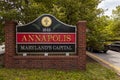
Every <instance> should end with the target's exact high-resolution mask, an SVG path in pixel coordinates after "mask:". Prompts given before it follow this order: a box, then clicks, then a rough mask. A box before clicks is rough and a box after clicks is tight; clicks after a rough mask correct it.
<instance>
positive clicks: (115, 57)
mask: <svg viewBox="0 0 120 80" xmlns="http://www.w3.org/2000/svg"><path fill="white" fill-rule="evenodd" d="M94 54H95V55H96V56H98V57H100V58H102V59H103V60H105V61H107V62H109V63H111V64H113V65H115V66H117V67H120V52H115V51H111V50H108V51H107V53H94Z"/></svg>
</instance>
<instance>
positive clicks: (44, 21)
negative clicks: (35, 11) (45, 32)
mask: <svg viewBox="0 0 120 80" xmlns="http://www.w3.org/2000/svg"><path fill="white" fill-rule="evenodd" d="M41 24H42V25H43V26H44V27H49V26H50V25H51V24H52V20H51V18H50V17H48V16H46V17H43V18H42V20H41Z"/></svg>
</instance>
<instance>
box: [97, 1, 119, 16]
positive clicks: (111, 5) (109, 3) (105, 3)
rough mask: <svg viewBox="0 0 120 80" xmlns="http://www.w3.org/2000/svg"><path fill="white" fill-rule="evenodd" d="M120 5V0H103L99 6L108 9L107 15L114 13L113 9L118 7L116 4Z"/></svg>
mask: <svg viewBox="0 0 120 80" xmlns="http://www.w3.org/2000/svg"><path fill="white" fill-rule="evenodd" d="M118 5H120V0H103V1H102V2H101V3H100V4H99V6H98V8H103V9H104V10H107V11H106V12H105V15H108V16H110V15H111V14H112V10H113V9H115V8H116V6H118Z"/></svg>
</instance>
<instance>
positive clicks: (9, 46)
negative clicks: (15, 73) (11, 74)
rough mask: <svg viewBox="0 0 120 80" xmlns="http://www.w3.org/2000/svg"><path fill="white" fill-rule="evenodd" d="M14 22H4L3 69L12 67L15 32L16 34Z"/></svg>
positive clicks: (14, 50)
mask: <svg viewBox="0 0 120 80" xmlns="http://www.w3.org/2000/svg"><path fill="white" fill-rule="evenodd" d="M16 25H17V23H16V22H15V21H8V22H5V67H6V68H11V67H12V66H13V65H12V64H13V56H14V55H15V52H16V49H15V42H16V38H15V32H16Z"/></svg>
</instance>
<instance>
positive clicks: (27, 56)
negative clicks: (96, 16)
mask: <svg viewBox="0 0 120 80" xmlns="http://www.w3.org/2000/svg"><path fill="white" fill-rule="evenodd" d="M46 54H47V55H46ZM85 66H86V22H85V21H82V22H78V23H77V26H71V25H67V24H64V23H62V22H61V21H59V20H57V19H56V18H55V17H54V16H52V15H49V14H45V15H42V16H40V17H39V18H37V19H36V20H34V21H33V22H31V23H29V24H26V25H23V26H19V25H17V23H16V22H14V21H9V22H6V23H5V67H6V68H41V69H85Z"/></svg>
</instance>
